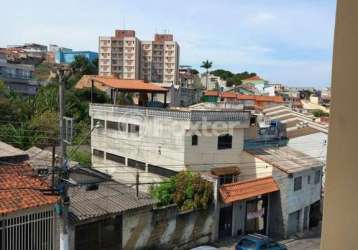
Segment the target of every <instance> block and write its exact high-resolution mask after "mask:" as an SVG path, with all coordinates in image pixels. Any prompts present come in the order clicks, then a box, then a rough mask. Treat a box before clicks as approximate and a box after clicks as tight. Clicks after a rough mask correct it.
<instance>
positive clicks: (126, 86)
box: [92, 76, 168, 92]
mask: <svg viewBox="0 0 358 250" xmlns="http://www.w3.org/2000/svg"><path fill="white" fill-rule="evenodd" d="M92 79H93V80H94V81H97V82H99V83H102V84H104V85H106V86H108V87H111V88H116V89H119V90H126V91H133V92H134V91H139V92H167V91H168V90H167V89H165V88H162V87H160V86H158V85H155V84H153V83H146V82H144V81H143V80H124V79H118V78H114V77H100V76H95V77H92Z"/></svg>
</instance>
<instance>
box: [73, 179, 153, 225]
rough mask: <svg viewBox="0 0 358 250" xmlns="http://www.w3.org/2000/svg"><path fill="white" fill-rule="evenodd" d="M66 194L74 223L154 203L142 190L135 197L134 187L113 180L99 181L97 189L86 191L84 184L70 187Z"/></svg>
mask: <svg viewBox="0 0 358 250" xmlns="http://www.w3.org/2000/svg"><path fill="white" fill-rule="evenodd" d="M68 194H69V197H70V199H71V204H70V208H69V211H70V216H71V219H72V221H73V222H75V223H76V222H81V221H85V220H89V219H93V218H96V217H104V216H109V215H114V214H119V213H122V212H124V211H128V210H132V209H138V208H143V207H148V206H152V205H153V204H155V203H156V202H155V200H153V199H151V198H150V196H149V195H148V194H145V193H142V192H139V198H137V197H136V190H135V189H133V188H131V187H128V186H125V185H123V184H120V183H118V182H115V181H106V182H103V183H100V184H98V189H97V190H92V191H86V187H85V186H81V187H71V188H69V190H68Z"/></svg>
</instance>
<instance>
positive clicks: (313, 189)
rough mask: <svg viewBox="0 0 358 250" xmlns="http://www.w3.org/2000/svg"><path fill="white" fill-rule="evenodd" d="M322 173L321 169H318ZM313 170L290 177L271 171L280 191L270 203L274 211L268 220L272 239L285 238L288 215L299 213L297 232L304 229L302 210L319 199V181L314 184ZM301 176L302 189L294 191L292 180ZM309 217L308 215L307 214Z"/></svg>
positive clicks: (320, 183)
mask: <svg viewBox="0 0 358 250" xmlns="http://www.w3.org/2000/svg"><path fill="white" fill-rule="evenodd" d="M320 170H321V171H322V168H321V169H320ZM314 173H315V170H311V169H309V170H306V171H301V172H298V173H295V174H293V176H292V177H289V176H287V175H286V176H285V174H284V173H283V172H281V171H279V170H275V171H273V177H274V179H275V180H276V181H277V183H278V185H279V188H280V191H279V196H277V195H276V194H275V195H273V196H272V199H271V201H270V203H271V206H272V210H274V211H276V212H275V213H273V215H272V217H271V218H270V222H271V225H272V228H271V229H270V234H272V235H273V236H274V237H279V238H281V237H283V238H287V237H289V236H290V235H288V227H289V225H288V222H289V219H288V218H289V214H291V213H294V212H296V211H300V222H299V231H298V232H302V231H303V229H304V223H307V221H306V222H304V221H303V215H304V208H306V207H309V206H310V205H312V204H313V203H315V202H317V201H319V200H320V199H321V185H322V182H321V179H320V182H319V183H317V184H315V183H314V175H315V174H314ZM299 176H302V189H301V190H297V191H294V178H295V177H299ZM308 176H311V177H310V178H311V182H310V184H308V182H307V179H308ZM308 215H309V214H308Z"/></svg>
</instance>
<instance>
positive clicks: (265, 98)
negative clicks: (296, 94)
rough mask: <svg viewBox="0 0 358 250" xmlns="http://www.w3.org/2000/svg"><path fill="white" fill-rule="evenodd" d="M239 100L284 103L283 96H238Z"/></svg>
mask: <svg viewBox="0 0 358 250" xmlns="http://www.w3.org/2000/svg"><path fill="white" fill-rule="evenodd" d="M237 98H238V99H239V100H255V101H257V102H274V103H283V102H284V101H283V98H282V96H266V95H242V94H239V95H238V96H237Z"/></svg>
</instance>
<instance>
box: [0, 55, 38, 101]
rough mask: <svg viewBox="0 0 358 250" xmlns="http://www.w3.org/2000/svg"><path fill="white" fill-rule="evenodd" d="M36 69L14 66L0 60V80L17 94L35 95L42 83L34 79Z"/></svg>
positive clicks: (19, 65) (21, 65) (29, 66)
mask: <svg viewBox="0 0 358 250" xmlns="http://www.w3.org/2000/svg"><path fill="white" fill-rule="evenodd" d="M34 71H35V67H34V66H33V65H26V64H12V63H7V62H6V61H5V60H0V80H3V81H4V82H5V84H6V85H7V86H8V88H9V89H10V90H12V91H14V92H16V93H21V94H25V95H35V94H36V92H37V90H38V88H39V87H40V82H38V81H35V80H34V79H33V74H34Z"/></svg>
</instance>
